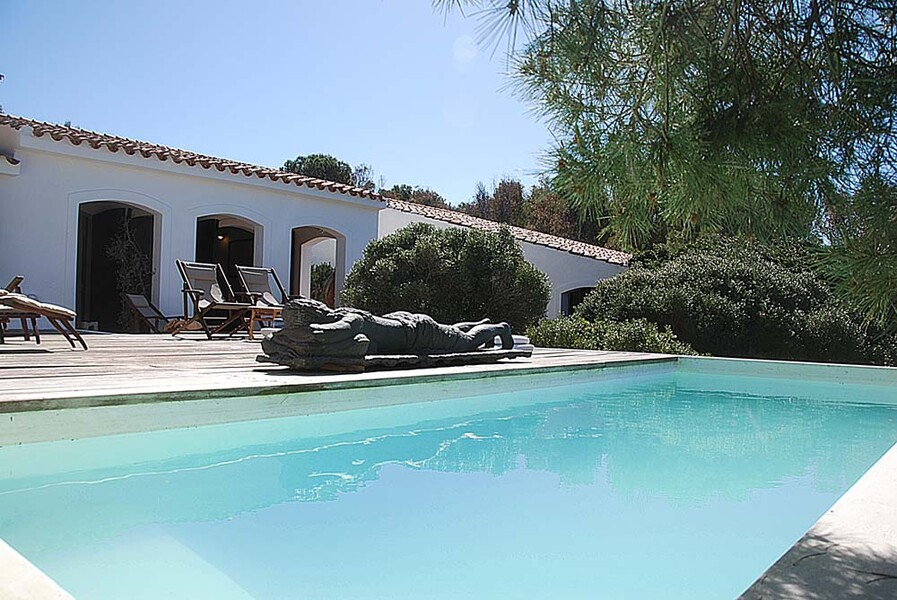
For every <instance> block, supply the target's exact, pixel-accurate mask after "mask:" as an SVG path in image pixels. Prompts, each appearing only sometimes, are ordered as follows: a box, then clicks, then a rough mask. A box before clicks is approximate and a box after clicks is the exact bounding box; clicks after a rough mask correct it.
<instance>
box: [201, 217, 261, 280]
mask: <svg viewBox="0 0 897 600" xmlns="http://www.w3.org/2000/svg"><path fill="white" fill-rule="evenodd" d="M254 260H255V226H254V224H253V223H251V222H249V221H244V220H242V219H238V218H235V217H227V216H220V215H219V216H209V217H200V218H199V219H197V220H196V262H203V263H218V264H220V265H221V268H222V269H224V274H225V275H226V276H227V280H228V281H229V282H230V283H231V285H237V282H238V281H239V278H238V277H237V270H236V268H235V267H236V265H244V266H249V267H251V266H254V265H255V262H254Z"/></svg>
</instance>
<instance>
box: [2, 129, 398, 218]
mask: <svg viewBox="0 0 897 600" xmlns="http://www.w3.org/2000/svg"><path fill="white" fill-rule="evenodd" d="M0 125H5V126H7V127H11V128H13V129H16V130H19V129H22V128H23V127H30V128H31V132H32V135H34V136H35V137H43V136H45V135H48V136H50V138H52V139H53V140H55V141H57V142H61V141H63V140H67V141H69V142H70V143H71V144H73V145H75V146H79V145H81V144H82V143H83V142H87V143H88V145H90V147H91V148H93V149H95V150H99V149H101V148H103V147H105V149H106V150H108V151H109V152H112V153H117V152H121V151H123V152H124V153H125V154H127V155H129V156H133V155H134V154H137V153H139V154H140V156H142V157H143V158H155V159H157V160H159V161H166V160H169V159H170V160H172V161H173V162H174V163H176V164H181V163H186V164H187V165H189V166H191V167H193V166H197V165H198V166H200V167H202V168H203V169H206V170H208V169H211V168H213V167H214V168H215V169H216V170H217V171H221V172H224V171H225V170H228V171H229V172H231V173H233V174H235V175H237V174H241V175H244V176H246V177H252V176H253V175H254V176H256V177H258V178H259V179H262V178H265V177H267V178H268V179H270V180H271V181H279V182H282V183H284V184H286V185H290V184H292V185H296V186H305V187H308V188H315V189H319V190H327V191H330V192H336V193H340V194H348V195H349V196H360V197H362V198H369V199H371V200H383V198H382V197H381V196H380V194H378V193H377V192H374V191H372V190H367V189H363V188H359V187H355V186H352V185H346V184H343V183H336V182H333V181H324V180H322V179H315V178H314V177H305V176H304V175H296V174H295V173H287V172H285V171H281V170H280V169H272V168H270V167H261V166H259V165H252V164H249V163H241V162H236V161H232V160H228V159H226V158H217V157H214V156H205V155H202V154H196V153H195V152H190V151H188V150H179V149H177V148H169V147H167V146H160V145H158V144H151V143H149V142H141V141H138V140H132V139H128V138H123V137H118V136H114V135H109V134H105V133H98V132H95V131H88V130H85V129H78V128H77V127H69V126H66V125H56V124H53V123H44V122H42V121H35V120H33V119H26V118H24V117H16V116H13V115H7V114H4V113H0ZM5 158H6V159H7V161H9V162H11V163H12V164H17V163H18V161H15V159H10V158H8V157H5ZM13 161H15V162H13Z"/></svg>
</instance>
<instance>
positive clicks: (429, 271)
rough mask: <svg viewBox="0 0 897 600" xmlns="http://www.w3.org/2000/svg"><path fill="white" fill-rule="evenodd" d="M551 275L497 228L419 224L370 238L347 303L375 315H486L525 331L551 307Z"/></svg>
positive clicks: (349, 282)
mask: <svg viewBox="0 0 897 600" xmlns="http://www.w3.org/2000/svg"><path fill="white" fill-rule="evenodd" d="M550 294H551V291H550V287H549V284H548V277H546V276H545V274H544V273H542V272H541V271H539V270H538V269H536V268H535V267H534V266H532V265H531V264H530V263H528V262H527V261H526V259H525V258H524V257H523V252H522V251H521V250H520V247H519V246H518V244H517V240H516V239H514V236H513V235H511V232H510V231H509V230H508V229H507V228H502V229H500V230H499V231H498V232H496V233H491V232H485V231H478V230H474V229H462V228H455V227H451V228H445V229H439V228H436V227H434V226H432V225H427V224H424V223H415V224H412V225H409V226H408V227H404V228H402V229H399V230H398V231H395V232H394V233H392V234H390V235H388V236H386V237H384V238H383V239H380V240H376V241H374V242H371V243H370V244H369V245H368V246H367V248H365V251H364V255H363V256H362V258H361V260H359V261H358V262H357V263H356V264H355V266H354V267H353V268H352V271H351V272H350V273H349V276H348V277H347V279H346V288H345V290H344V291H343V295H342V300H343V303H344V304H346V305H348V306H354V307H357V308H362V309H364V310H369V311H371V312H373V313H376V314H384V313H388V312H393V311H398V310H405V311H410V312H421V313H425V314H428V315H430V316H431V317H433V318H434V319H436V320H437V321H439V322H440V323H456V322H459V321H474V320H478V319H482V318H488V319H490V320H492V321H494V322H501V321H506V322H507V323H509V324H510V325H511V328H512V329H513V330H514V331H523V330H524V329H525V328H526V327H527V326H529V325H531V324H533V323H535V322H536V321H538V320H539V319H540V318H541V317H542V316H544V314H545V307H546V306H547V305H548V300H549V298H550Z"/></svg>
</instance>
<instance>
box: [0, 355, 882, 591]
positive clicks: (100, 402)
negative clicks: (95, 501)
mask: <svg viewBox="0 0 897 600" xmlns="http://www.w3.org/2000/svg"><path fill="white" fill-rule="evenodd" d="M698 362H700V363H701V364H704V365H708V366H710V369H709V370H710V371H711V372H713V371H715V369H714V367H715V366H719V367H720V368H719V372H723V371H725V372H727V373H730V374H731V373H732V372H733V371H732V369H735V372H736V373H737V372H738V371H739V369H741V368H742V367H749V370H750V373H751V374H754V375H756V374H757V371H756V369H757V368H759V369H760V370H761V371H763V374H762V376H763V377H783V378H784V377H794V376H795V375H796V374H797V373H796V372H797V371H800V375H806V374H807V371H808V370H809V371H810V372H811V374H812V378H814V379H817V378H818V379H820V380H825V381H835V382H840V383H848V382H849V383H869V382H870V379H871V380H872V381H871V383H872V384H874V385H895V384H897V368H887V367H869V366H858V365H838V364H820V363H795V362H787V361H764V360H753V359H732V358H720V357H677V356H669V355H656V354H655V355H647V354H642V355H638V354H632V355H630V356H626V357H620V356H617V357H614V358H612V359H611V360H608V361H604V362H588V361H584V362H583V363H580V364H564V365H531V364H520V363H518V364H516V365H511V364H506V365H503V366H504V367H506V368H501V369H494V368H492V369H489V368H483V369H477V368H473V369H466V370H458V369H457V368H454V367H448V368H441V369H428V370H426V371H427V372H414V371H409V372H401V373H398V374H397V373H391V372H377V373H369V374H364V375H367V376H362V377H353V376H351V375H333V376H326V377H324V378H321V379H317V380H313V381H309V380H305V381H301V382H296V383H292V384H285V385H276V386H258V385H249V386H236V387H232V386H221V387H217V388H213V389H188V390H181V391H176V390H168V391H155V392H153V391H150V392H147V391H143V390H140V391H138V390H135V391H134V392H133V393H116V394H109V395H99V396H98V395H97V394H96V391H95V390H94V391H92V392H91V395H90V396H87V395H86V394H78V393H71V394H68V395H64V396H58V397H44V398H33V399H26V400H19V401H11V402H3V403H0V413H16V412H20V413H26V412H33V411H44V410H60V409H67V408H82V407H101V406H118V405H131V404H152V403H160V402H170V401H174V400H199V399H204V400H213V399H216V398H217V399H221V398H226V397H233V396H235V395H244V396H266V395H273V394H297V393H298V394H301V393H304V392H315V391H330V390H350V389H363V388H374V387H386V386H394V385H408V384H422V383H433V382H445V381H464V380H471V379H481V378H494V377H507V376H519V375H528V374H541V373H554V372H561V371H584V370H601V369H608V368H617V367H625V366H635V365H649V364H663V363H667V364H669V363H674V364H675V365H676V368H683V369H686V370H688V369H689V366H690V365H695V364H697V363H698ZM507 367H510V368H507ZM744 372H748V369H745V370H744ZM894 482H897V444H895V445H894V446H892V447H891V448H890V449H889V450H888V451H887V452H886V453H885V454H884V455H883V456H882V457H881V458H880V459H879V460H878V461H877V462H876V463H875V464H874V465H873V466H872V467H870V468H869V469H868V470H867V471H866V472H865V473H864V474H863V475H862V476H861V477H860V479H859V480H858V481H857V482H856V483H855V484H854V485H853V486H851V487H850V488H849V489H848V490H847V492H845V493H844V494H843V495H842V496H841V497H840V498H839V499H838V500H837V501H836V502H835V504H834V505H833V506H832V507H831V508H830V509H829V510H828V511H827V512H826V513H825V514H824V515H823V516H822V517H821V518H820V519H819V520H818V521H817V522H816V523H814V525H813V526H812V527H811V528H810V529H809V530H808V531H807V532H806V533H805V534H804V535H803V536H802V537H801V538H800V539H799V540H797V542H795V544H794V545H792V546H791V548H789V549H788V550H787V551H786V552H785V553H784V554H783V555H782V556H781V557H780V558H779V559H778V560H777V561H776V562H775V563H773V564H772V565H771V566H770V567H769V568H768V569H767V570H766V571H764V572H763V573H762V574H761V575H760V576H759V577H758V579H757V580H756V581H755V582H754V583H753V584H752V585H751V586H750V587H749V588H748V589H747V590H745V591H744V592H743V593H742V595H741V596H739V599H740V600H748V599H749V600H760V599H764V598H779V597H788V598H795V599H806V600H810V599H813V600H826V599H829V598H831V599H832V600H834V599H836V598H844V597H850V596H858V595H861V596H862V597H866V598H894V597H897V510H894V507H897V486H895V485H894ZM832 573H837V574H838V576H837V577H833V576H832ZM0 597H3V598H11V599H15V600H19V599H21V600H32V599H38V598H59V599H61V600H72V596H71V595H70V594H68V593H67V592H66V591H65V590H64V589H63V588H62V587H61V586H59V585H58V584H57V583H56V582H55V581H53V579H52V578H50V577H49V576H48V575H46V574H45V573H43V572H42V571H41V570H40V569H38V568H37V567H36V566H34V565H33V564H31V563H30V562H29V561H28V560H27V559H25V558H24V557H22V556H21V555H20V554H18V553H17V552H16V551H15V550H14V549H13V548H11V547H10V546H8V545H7V544H6V543H5V542H3V540H2V539H0Z"/></svg>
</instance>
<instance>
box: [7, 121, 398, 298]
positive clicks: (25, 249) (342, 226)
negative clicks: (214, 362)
mask: <svg viewBox="0 0 897 600" xmlns="http://www.w3.org/2000/svg"><path fill="white" fill-rule="evenodd" d="M0 150H3V151H5V152H7V153H8V152H9V148H0ZM15 157H16V158H17V159H18V160H20V161H21V164H20V165H19V174H17V175H6V174H2V173H0V280H2V282H0V285H5V283H6V281H8V280H9V278H10V277H12V276H13V275H15V274H22V275H24V276H25V283H24V287H25V291H26V292H27V293H30V294H35V295H37V296H38V297H39V298H40V299H41V300H44V301H47V302H52V303H56V304H61V305H64V306H68V307H72V308H74V307H75V298H76V291H75V285H76V270H77V235H78V210H79V205H80V204H81V203H84V202H93V201H99V200H108V201H115V202H123V203H127V204H132V205H135V206H139V207H141V208H143V209H145V210H149V211H151V212H153V213H155V216H156V219H155V226H156V228H157V236H156V241H155V253H156V256H155V257H154V266H155V274H154V284H153V298H154V300H155V301H156V302H157V303H158V305H159V307H160V308H161V309H162V311H163V312H165V313H166V314H180V313H181V311H182V300H181V298H182V296H181V292H180V290H181V280H180V277H179V276H178V274H177V271H176V268H175V264H174V261H175V259H178V258H180V259H185V260H193V259H194V252H195V246H196V219H197V217H200V216H204V215H210V214H230V215H237V216H239V217H242V218H245V219H249V220H251V221H254V222H255V223H258V224H259V225H260V226H261V239H259V237H258V236H257V238H256V252H255V257H254V259H255V263H256V265H264V266H272V267H274V268H275V269H276V270H277V271H278V273H279V274H280V277H281V279H282V280H283V281H284V282H285V283H286V282H287V281H288V280H289V274H290V250H291V230H292V228H293V227H301V226H319V227H323V228H327V229H331V230H334V231H337V232H340V233H341V234H343V235H344V236H345V238H346V270H347V272H348V270H349V269H350V268H351V266H352V264H353V263H354V262H355V261H356V260H358V259H359V258H360V257H361V253H362V251H363V249H364V247H365V246H366V245H367V244H368V243H369V242H370V241H371V240H373V239H376V238H377V231H378V219H377V212H378V211H379V210H380V209H382V208H383V206H384V205H383V203H382V202H379V201H373V200H370V199H364V198H356V197H351V196H348V195H345V194H338V193H333V192H326V191H318V190H311V189H307V188H299V187H295V186H287V185H285V184H283V183H275V182H271V181H268V180H259V179H256V178H249V177H246V176H243V175H234V174H231V173H229V172H225V173H221V172H219V171H217V170H216V169H215V168H212V169H209V170H205V169H202V168H201V167H189V166H187V165H184V164H182V165H176V164H173V163H171V162H161V161H158V160H157V159H155V158H150V159H146V158H142V157H139V156H127V155H125V154H124V153H123V152H119V153H116V154H112V153H110V152H108V151H106V150H103V149H101V150H94V149H91V148H90V147H88V146H87V144H82V145H81V146H73V145H72V144H70V143H68V142H65V141H63V142H55V141H52V140H50V139H49V136H46V137H44V138H32V137H30V136H28V135H22V136H21V137H20V139H19V140H18V141H17V148H15ZM256 229H257V230H258V229H259V228H256ZM259 250H260V252H259Z"/></svg>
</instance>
